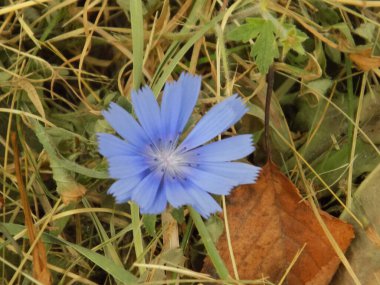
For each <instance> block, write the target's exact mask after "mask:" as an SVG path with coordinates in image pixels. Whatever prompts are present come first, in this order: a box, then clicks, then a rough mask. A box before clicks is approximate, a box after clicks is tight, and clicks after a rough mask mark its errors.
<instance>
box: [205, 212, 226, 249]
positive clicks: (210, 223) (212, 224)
mask: <svg viewBox="0 0 380 285" xmlns="http://www.w3.org/2000/svg"><path fill="white" fill-rule="evenodd" d="M205 224H206V227H207V230H208V232H209V234H210V237H211V239H212V241H213V242H214V243H217V241H218V239H219V238H220V236H221V235H222V234H223V232H224V222H223V220H222V219H221V218H219V217H218V216H216V215H214V216H211V217H210V218H209V219H208V220H207V221H206V223H205Z"/></svg>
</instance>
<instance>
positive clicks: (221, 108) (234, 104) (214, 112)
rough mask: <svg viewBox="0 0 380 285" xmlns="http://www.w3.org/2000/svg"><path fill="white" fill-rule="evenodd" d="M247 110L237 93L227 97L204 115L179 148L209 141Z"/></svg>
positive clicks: (189, 147) (192, 146) (187, 147)
mask: <svg viewBox="0 0 380 285" xmlns="http://www.w3.org/2000/svg"><path fill="white" fill-rule="evenodd" d="M246 111H247V109H246V107H245V106H244V103H243V100H242V99H241V98H239V97H237V95H233V96H231V97H229V98H227V99H225V100H224V101H223V102H221V103H219V104H217V105H215V106H214V107H213V108H212V109H211V110H210V111H208V112H207V114H206V115H204V116H203V118H202V119H201V120H200V121H199V122H198V123H197V125H196V126H195V127H194V129H193V130H192V131H191V132H190V134H189V135H188V136H187V137H186V138H185V140H184V141H183V142H182V143H181V145H180V146H179V148H180V149H187V150H189V149H193V148H196V147H197V146H199V145H202V144H204V143H206V142H208V141H209V140H211V139H212V138H214V137H215V136H217V135H218V134H220V133H222V132H224V131H225V130H227V129H228V128H229V127H231V126H232V125H233V124H235V123H236V122H237V121H238V120H240V118H241V117H242V116H243V115H244V114H245V113H246Z"/></svg>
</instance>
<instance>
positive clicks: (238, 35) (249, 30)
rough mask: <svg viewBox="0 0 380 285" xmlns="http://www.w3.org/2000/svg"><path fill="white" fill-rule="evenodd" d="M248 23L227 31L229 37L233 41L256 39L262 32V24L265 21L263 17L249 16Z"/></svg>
mask: <svg viewBox="0 0 380 285" xmlns="http://www.w3.org/2000/svg"><path fill="white" fill-rule="evenodd" d="M246 21H247V23H246V24H243V25H241V26H239V27H236V28H234V29H232V30H231V31H230V32H229V33H227V39H228V40H232V41H242V42H248V41H249V40H250V39H255V38H257V36H258V35H259V33H260V30H261V28H260V27H261V26H262V25H263V23H264V22H265V20H264V19H261V18H248V19H246Z"/></svg>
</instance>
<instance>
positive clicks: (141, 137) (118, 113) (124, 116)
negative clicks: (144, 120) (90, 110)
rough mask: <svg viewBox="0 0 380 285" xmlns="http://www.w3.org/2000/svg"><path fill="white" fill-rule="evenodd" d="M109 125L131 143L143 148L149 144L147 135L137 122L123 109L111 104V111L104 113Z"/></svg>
mask: <svg viewBox="0 0 380 285" xmlns="http://www.w3.org/2000/svg"><path fill="white" fill-rule="evenodd" d="M102 114H103V116H104V117H105V118H106V120H107V121H108V123H109V124H110V125H111V126H112V128H114V129H115V131H116V132H117V133H118V134H119V135H121V136H122V137H123V138H124V139H125V140H127V141H128V142H129V143H131V144H133V145H136V146H141V145H142V144H145V143H146V142H147V137H146V134H145V133H144V130H143V129H142V128H141V126H140V125H139V124H138V123H137V122H136V120H135V119H134V118H133V117H132V116H131V114H129V113H128V112H127V111H126V110H124V109H123V108H122V107H120V106H119V105H117V104H116V103H113V102H111V103H110V105H109V109H108V110H107V111H103V112H102Z"/></svg>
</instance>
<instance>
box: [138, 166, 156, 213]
mask: <svg viewBox="0 0 380 285" xmlns="http://www.w3.org/2000/svg"><path fill="white" fill-rule="evenodd" d="M162 176H163V173H162V172H161V171H151V172H150V173H149V174H148V175H147V176H145V177H144V179H143V180H142V181H141V182H140V183H139V184H138V185H137V186H136V187H135V189H134V190H133V194H132V200H133V201H135V202H136V203H137V204H138V205H139V206H140V207H141V208H143V209H144V210H145V211H146V213H148V212H149V211H150V208H151V207H152V206H153V205H154V201H155V197H156V195H157V191H158V189H159V188H160V186H161V181H162Z"/></svg>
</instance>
